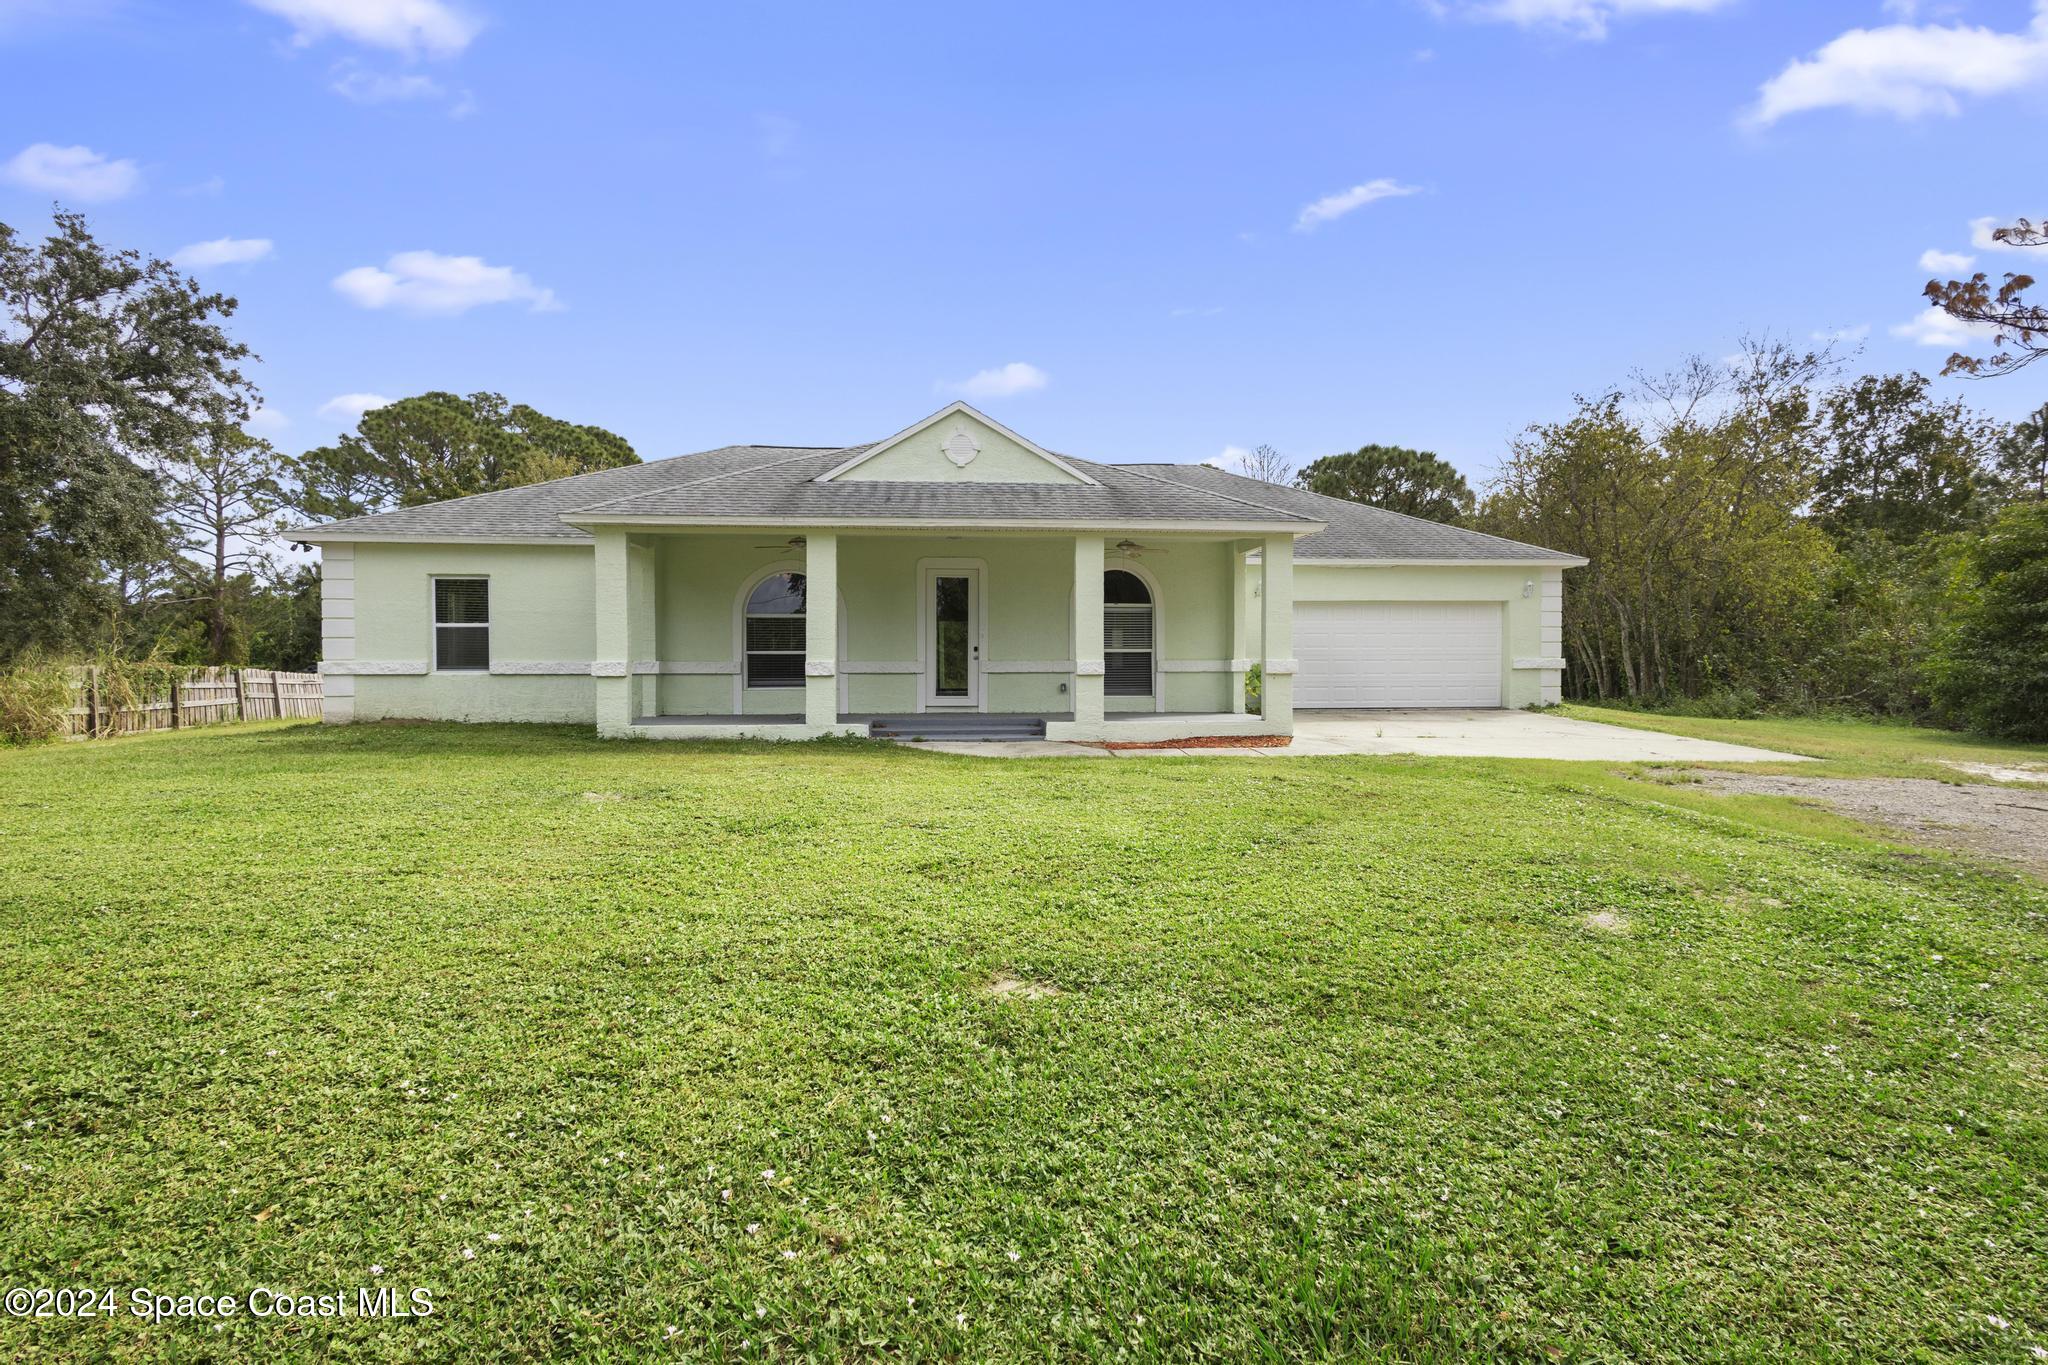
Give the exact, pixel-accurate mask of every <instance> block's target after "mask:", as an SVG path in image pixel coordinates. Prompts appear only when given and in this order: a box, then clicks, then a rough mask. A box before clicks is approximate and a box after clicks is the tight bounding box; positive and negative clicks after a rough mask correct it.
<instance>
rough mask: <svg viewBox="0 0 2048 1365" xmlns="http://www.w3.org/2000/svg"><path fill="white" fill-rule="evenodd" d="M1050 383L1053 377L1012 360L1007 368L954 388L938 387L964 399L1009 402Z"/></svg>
mask: <svg viewBox="0 0 2048 1365" xmlns="http://www.w3.org/2000/svg"><path fill="white" fill-rule="evenodd" d="M1051 382H1052V376H1051V375H1049V374H1047V373H1046V372H1045V371H1044V370H1041V369H1039V368H1038V367H1037V366H1036V365H1027V364H1025V363H1024V362H1023V361H1021V360H1013V361H1011V362H1010V363H1009V364H1007V365H998V366H996V367H995V368H994V369H990V370H983V371H981V372H980V373H979V374H975V375H971V376H969V377H968V378H966V379H963V380H961V381H960V382H959V383H957V384H941V385H939V388H940V389H941V390H948V391H951V392H953V393H957V394H960V395H962V396H964V397H967V398H1010V397H1014V396H1015V395H1017V394H1020V393H1033V392H1035V391H1037V390H1039V389H1042V388H1044V387H1045V386H1046V385H1047V384H1049V383H1051Z"/></svg>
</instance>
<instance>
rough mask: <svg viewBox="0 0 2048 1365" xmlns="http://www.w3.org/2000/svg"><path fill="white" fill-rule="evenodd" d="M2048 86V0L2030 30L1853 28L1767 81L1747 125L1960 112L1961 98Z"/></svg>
mask: <svg viewBox="0 0 2048 1365" xmlns="http://www.w3.org/2000/svg"><path fill="white" fill-rule="evenodd" d="M2043 82H2048V0H2035V6H2034V21H2033V23H2032V24H2030V25H2029V26H2028V27H2027V29H2026V31H2025V32H2022V33H2000V32H1998V31H1997V30H1995V29H1989V28H1965V27H1962V26H1960V25H1953V26H1950V25H1936V24H1929V25H1917V26H1916V25H1912V24H1891V25H1887V26H1886V27H1883V28H1854V29H1850V30H1849V31H1848V32H1847V33H1844V34H1842V35H1841V36H1840V37H1839V38H1836V39H1834V40H1833V41H1831V42H1829V43H1828V44H1827V45H1826V46H1824V47H1822V48H1821V49H1820V51H1818V52H1816V53H1814V54H1813V56H1811V57H1809V58H1807V59H1805V60H1803V61H1795V62H1793V63H1791V64H1790V65H1789V66H1787V67H1786V68H1785V69H1784V70H1783V71H1780V72H1779V73H1778V74H1777V75H1775V76H1773V77H1772V78H1771V79H1770V80H1768V81H1766V82H1764V85H1763V88H1762V89H1761V90H1760V91H1758V93H1757V102H1756V104H1755V106H1754V107H1752V108H1751V109H1750V111H1749V113H1748V115H1747V121H1748V122H1749V123H1751V124H1753V125H1755V126H1758V127H1767V126H1769V125H1770V124H1773V123H1776V122H1777V121H1778V120H1779V119H1781V118H1784V117H1786V116H1787V115H1789V114H1799V113H1805V112H1806V111H1808V110H1812V109H1853V110H1856V111H1857V112H1859V113H1865V114H1892V115H1895V116H1897V117H1899V118H1902V119H1912V118H1921V117H1925V116H1926V115H1929V114H1944V115H1954V114H1957V113H1960V112H1961V110H1962V103H1961V99H1960V97H1961V96H1965V95H1979V96H1981V95H2000V94H2007V93H2010V92H2012V91H2015V90H2022V89H2025V88H2026V87H2028V86H2031V85H2037V84H2041V83H2043Z"/></svg>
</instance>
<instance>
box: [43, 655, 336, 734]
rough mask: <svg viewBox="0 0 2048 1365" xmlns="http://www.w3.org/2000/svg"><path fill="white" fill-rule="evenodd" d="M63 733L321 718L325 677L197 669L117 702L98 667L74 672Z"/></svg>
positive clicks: (127, 731)
mask: <svg viewBox="0 0 2048 1365" xmlns="http://www.w3.org/2000/svg"><path fill="white" fill-rule="evenodd" d="M75 678H76V682H75V690H74V692H73V695H72V702H71V709H70V710H69V711H67V712H66V713H65V717H64V733H65V734H67V735H83V736H86V737H87V738H92V737H95V736H100V735H132V734H136V733H139V732H141V731H144V730H182V729H185V728H186V727H187V726H193V725H219V724H222V723H224V722H226V721H234V720H283V719H287V718H289V717H293V716H303V717H307V718H309V719H314V720H317V719H319V716H320V675H319V674H318V673H278V672H275V671H273V670H271V669H268V668H194V669H188V670H187V671H186V672H184V673H183V674H182V675H180V676H178V677H177V679H176V680H175V681H174V682H171V683H168V684H166V685H164V686H163V688H162V689H161V693H160V694H159V695H155V696H152V697H149V698H148V699H146V700H142V701H135V702H131V703H130V704H129V705H126V706H119V705H116V704H115V702H114V699H113V698H112V697H111V696H109V695H108V693H109V692H110V691H111V689H110V688H108V687H107V686H105V685H104V684H105V681H106V680H105V679H104V678H103V677H102V675H101V671H100V670H99V669H98V668H81V669H78V670H76V673H75Z"/></svg>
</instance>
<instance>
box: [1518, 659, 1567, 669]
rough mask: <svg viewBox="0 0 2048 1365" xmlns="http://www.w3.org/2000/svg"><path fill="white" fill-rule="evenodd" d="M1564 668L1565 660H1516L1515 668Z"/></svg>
mask: <svg viewBox="0 0 2048 1365" xmlns="http://www.w3.org/2000/svg"><path fill="white" fill-rule="evenodd" d="M1564 666H1565V664H1564V660H1563V659H1517V660H1515V667H1516V668H1556V669H1562V668H1563V667H1564Z"/></svg>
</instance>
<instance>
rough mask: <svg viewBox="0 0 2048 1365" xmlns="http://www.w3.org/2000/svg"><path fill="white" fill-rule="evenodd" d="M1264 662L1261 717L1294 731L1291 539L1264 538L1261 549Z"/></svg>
mask: <svg viewBox="0 0 2048 1365" xmlns="http://www.w3.org/2000/svg"><path fill="white" fill-rule="evenodd" d="M1259 557H1260V560H1261V563H1262V566H1263V567H1262V573H1263V578H1264V581H1263V582H1262V583H1261V584H1260V594H1259V601H1260V603H1261V604H1262V607H1263V611H1264V634H1265V641H1266V650H1265V654H1266V659H1265V663H1264V665H1263V667H1264V670H1265V684H1264V693H1263V695H1264V715H1265V719H1266V723H1267V725H1268V727H1269V728H1272V729H1273V730H1275V731H1276V732H1277V733H1280V734H1292V733H1293V732H1294V537H1293V536H1267V537H1266V543H1265V544H1264V545H1263V546H1262V547H1261V548H1260V553H1259Z"/></svg>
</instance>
